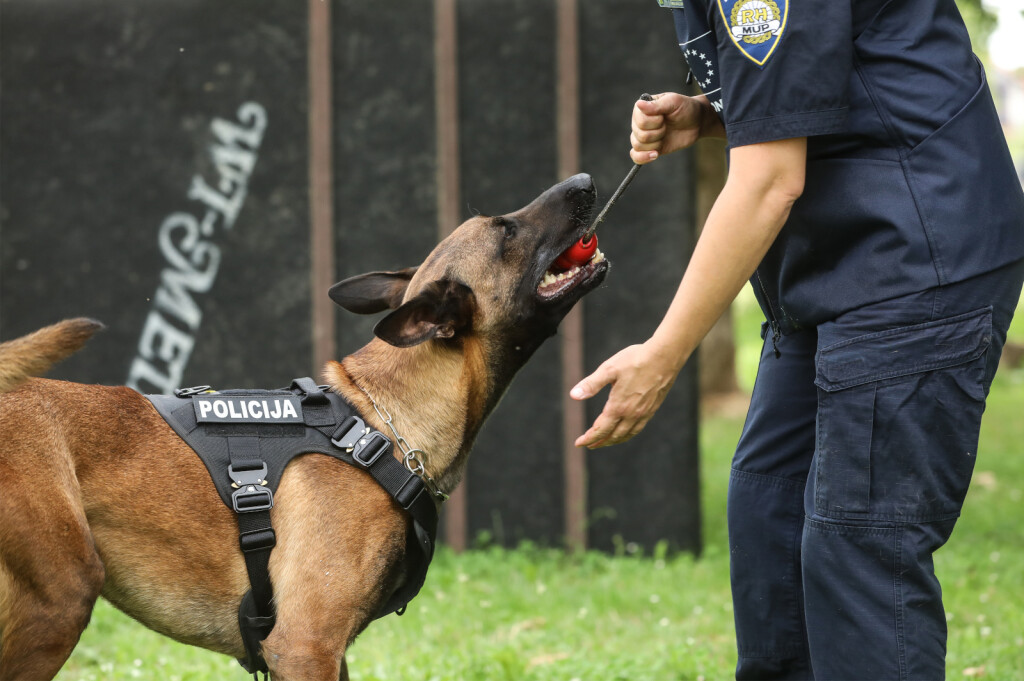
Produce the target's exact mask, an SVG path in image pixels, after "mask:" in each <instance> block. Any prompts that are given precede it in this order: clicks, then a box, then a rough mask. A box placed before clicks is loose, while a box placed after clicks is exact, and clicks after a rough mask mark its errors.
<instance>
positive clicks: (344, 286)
mask: <svg viewBox="0 0 1024 681" xmlns="http://www.w3.org/2000/svg"><path fill="white" fill-rule="evenodd" d="M417 269H419V268H417V267H407V268H405V269H404V270H398V271H397V272H368V273H367V274H360V275H358V276H355V277H349V278H348V279H345V280H344V281H339V282H338V283H337V284H335V285H334V286H332V287H331V290H330V291H328V292H327V295H329V296H330V297H331V300H333V301H334V302H336V303H337V304H338V305H341V306H342V307H343V308H345V309H346V310H348V311H349V312H355V313H357V314H373V313H374V312H380V311H381V310H393V309H395V308H396V307H398V306H399V305H401V304H402V298H403V297H404V296H405V289H406V288H407V287H408V286H409V280H410V279H412V275H414V274H416V270H417Z"/></svg>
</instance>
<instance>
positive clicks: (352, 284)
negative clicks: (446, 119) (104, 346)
mask: <svg viewBox="0 0 1024 681" xmlns="http://www.w3.org/2000/svg"><path fill="white" fill-rule="evenodd" d="M593 202H594V188H593V184H592V182H591V180H590V178H589V176H586V175H577V176H576V177H573V178H570V179H569V180H566V181H565V182H563V183H561V184H559V185H556V186H555V187H552V188H551V189H549V190H548V191H547V192H545V193H544V194H542V195H541V196H540V197H538V198H537V199H536V200H535V201H533V202H532V203H531V204H530V205H528V206H526V207H525V208H523V209H521V210H519V211H517V212H515V213H511V214H509V215H505V216H501V217H487V216H477V217H474V218H473V219H471V220H469V221H467V222H466V223H464V224H463V225H462V226H461V227H459V228H458V229H457V230H456V231H455V232H454V233H452V235H451V236H450V237H449V238H447V239H445V240H444V241H443V242H442V243H441V244H440V245H438V246H437V248H436V249H434V251H433V252H432V253H431V254H430V255H429V256H428V257H427V259H426V261H425V262H424V263H423V264H422V265H421V266H420V267H419V268H410V269H407V270H402V271H400V272H375V273H370V274H365V275H362V276H358V277H354V278H352V279H348V280H346V281H344V282H342V283H341V284H338V285H337V286H335V287H334V288H333V289H332V291H331V295H332V297H333V298H334V299H335V300H336V301H337V302H338V303H339V304H340V305H342V306H343V307H345V308H346V309H348V310H350V311H353V312H358V313H369V312H377V311H381V310H384V309H389V308H390V309H393V310H394V311H393V312H391V313H390V314H389V315H388V316H386V317H385V318H384V319H383V320H381V322H380V323H379V324H378V325H377V327H376V329H375V330H374V332H375V334H376V335H377V336H378V338H375V339H373V340H372V341H371V342H370V343H369V344H368V345H366V346H365V347H363V348H362V349H361V350H359V351H358V352H356V353H355V354H353V355H350V356H348V357H346V358H345V359H344V360H343V361H341V362H340V363H339V362H331V363H329V364H328V365H327V367H326V369H325V371H324V376H325V380H326V382H327V383H329V384H330V385H331V387H332V388H333V390H335V391H337V392H338V393H340V394H341V395H342V396H343V397H344V398H345V399H346V400H347V401H348V402H349V403H350V404H352V405H354V406H355V407H356V408H357V409H359V411H360V412H361V413H362V415H363V417H364V418H365V419H366V421H367V423H368V424H369V425H372V426H373V427H374V428H376V429H378V430H381V431H382V432H385V433H387V434H390V431H388V430H387V429H386V427H385V424H384V423H382V422H381V421H380V419H378V418H377V417H376V414H375V413H374V409H373V407H372V404H371V402H370V401H369V400H368V398H367V396H366V394H365V393H364V392H363V390H364V389H365V390H366V391H368V392H369V393H370V394H371V395H373V397H374V399H375V400H377V402H378V403H380V404H381V406H383V407H384V408H386V409H387V410H388V411H390V413H391V414H392V415H393V417H394V421H395V425H396V427H397V429H398V431H399V432H400V433H401V434H402V435H403V436H404V437H405V438H406V439H407V440H408V441H409V442H410V443H411V444H412V445H413V446H417V447H419V448H421V449H422V450H423V451H424V452H425V456H424V457H423V459H424V461H423V462H424V464H425V468H426V471H427V473H429V474H430V475H431V476H432V477H433V478H434V480H435V481H437V483H438V485H439V486H440V488H441V489H442V490H443V491H450V490H452V489H453V488H454V487H455V486H456V485H457V484H458V482H459V480H460V479H461V477H462V475H463V472H464V471H465V468H466V462H467V457H468V455H469V450H470V447H471V445H472V443H473V439H474V437H475V436H476V434H477V432H478V430H479V429H480V426H481V424H482V423H483V421H484V419H485V418H486V417H487V415H488V414H489V413H490V411H491V410H492V409H493V408H494V406H495V405H496V404H497V402H498V400H499V399H500V397H501V395H502V393H503V392H504V391H505V389H506V387H507V386H508V384H509V381H510V380H511V379H512V376H513V375H514V374H515V372H516V371H517V370H518V369H519V368H520V367H521V366H522V365H523V363H524V362H525V361H526V360H527V359H528V358H529V357H530V355H531V354H532V353H533V352H534V351H535V350H536V349H537V347H539V345H540V344H541V342H543V340H544V339H545V338H547V337H548V336H550V335H552V334H553V333H554V332H555V330H556V328H557V325H558V323H559V322H560V321H561V319H562V318H563V316H564V315H565V313H566V312H567V311H568V310H569V309H570V308H571V307H572V305H573V304H574V303H575V302H576V301H577V300H579V299H580V298H581V297H582V296H583V294H584V293H586V292H588V291H590V290H592V289H593V288H595V287H596V286H597V285H598V284H599V283H600V282H601V281H602V280H603V278H604V276H605V274H606V272H607V269H608V264H607V261H605V260H604V259H603V256H601V255H600V253H598V254H597V255H595V257H594V258H593V259H592V260H591V262H590V263H588V264H586V265H583V266H582V267H580V268H578V269H577V270H574V271H573V272H572V273H570V274H569V275H567V276H564V277H562V278H561V279H556V278H554V277H552V276H550V273H548V272H546V270H547V269H548V268H549V266H550V265H551V263H552V261H553V260H554V259H555V258H556V257H557V256H558V254H559V253H561V252H562V251H564V250H565V249H566V248H567V247H568V246H569V245H571V244H572V243H573V242H574V241H576V240H577V239H578V238H579V236H580V234H581V233H582V232H583V230H584V229H585V227H586V226H587V219H588V217H589V214H590V209H591V208H592V205H593ZM98 327H99V325H98V324H97V323H96V322H92V321H89V320H70V321H66V322H62V323H60V324H56V325H54V326H51V327H47V328H46V329H42V330H40V331H37V332H36V333H34V334H31V335H29V336H25V337H23V338H20V339H17V340H14V341H10V342H8V343H5V344H3V345H0V390H2V391H3V393H4V394H2V395H0V419H2V420H0V679H2V681H25V680H29V679H32V680H35V679H51V678H52V677H53V676H54V675H55V674H56V673H57V671H58V670H59V669H60V668H61V666H62V665H63V664H64V661H65V660H66V659H67V657H68V655H69V654H70V653H71V650H72V649H73V648H74V646H75V644H76V643H77V642H78V638H79V636H80V634H81V632H82V630H83V629H84V628H85V626H86V624H87V623H88V621H89V615H90V612H91V610H92V607H93V604H94V603H95V601H96V598H97V597H98V596H99V595H101V594H102V595H103V596H104V597H105V598H106V599H107V600H109V601H110V602H111V603H113V604H114V605H116V606H117V607H118V608H120V609H121V610H123V611H124V612H126V613H128V614H129V615H131V616H132V617H134V618H135V619H137V620H139V621H140V622H142V623H143V624H145V625H146V626H148V627H151V628H152V629H155V630H156V631H159V632H161V633H163V634H166V635H167V636H170V637H172V638H174V639H176V640H178V641H182V642H184V643H189V644H192V645H196V646H201V647H204V648H208V649H210V650H215V651H218V652H221V653H224V654H226V655H232V656H234V657H242V656H243V655H244V651H243V648H242V642H241V638H240V635H239V630H238V620H237V612H238V604H239V601H240V599H241V597H242V595H243V594H244V593H245V592H246V591H247V590H248V588H249V582H248V577H247V574H246V570H245V565H244V563H243V560H242V553H241V551H240V550H239V549H238V529H237V525H236V520H235V516H234V514H233V513H232V512H231V511H230V510H229V509H228V508H227V507H226V506H225V505H224V504H223V503H222V502H221V500H220V498H219V497H218V495H217V493H216V491H215V489H214V486H213V484H212V482H211V481H210V478H209V474H208V473H207V471H206V469H205V468H204V466H203V464H202V462H201V461H200V459H199V458H198V457H197V456H196V454H195V453H194V452H192V451H191V449H189V447H188V446H187V445H186V444H184V443H183V442H182V441H181V440H180V439H179V438H178V436H177V435H175V433H174V431H172V430H171V428H170V427H169V426H168V425H167V423H166V422H165V421H164V420H163V419H162V418H161V417H160V416H159V415H158V414H157V412H156V411H155V409H154V408H153V406H152V404H151V403H150V402H149V401H148V400H146V399H145V398H143V397H142V396H141V395H139V394H138V393H136V392H134V391H133V390H131V389H129V388H124V387H105V386H94V385H81V384H75V383H66V382H61V381H51V380H44V379H35V378H29V377H30V376H31V375H33V374H37V373H39V372H42V371H44V370H45V369H46V368H47V367H48V366H49V364H51V363H52V362H54V361H57V360H59V359H61V358H62V357H64V356H66V355H69V354H71V353H72V352H74V351H75V350H76V349H77V348H78V347H80V346H81V345H82V344H83V343H84V342H85V340H86V339H88V337H89V336H90V335H92V333H93V332H94V331H95V330H96V329H97V328H98ZM393 451H395V452H398V449H397V447H396V448H395V449H394V450H393ZM353 499H358V503H353V502H352V500H353ZM275 502H276V503H275V505H274V508H273V511H272V514H273V524H274V528H275V530H276V532H277V547H276V548H275V549H274V551H273V553H272V556H271V560H270V574H271V579H272V581H273V588H274V594H275V603H276V609H277V624H276V626H275V627H274V629H273V631H272V632H271V634H270V636H269V638H267V639H266V640H265V641H264V643H263V656H264V658H265V659H266V661H267V664H268V666H269V667H270V670H271V675H272V676H273V678H274V679H275V680H282V681H283V680H288V679H295V680H302V681H312V680H317V679H323V680H324V681H335V680H336V679H339V678H341V679H347V678H348V672H347V670H346V665H345V650H346V648H347V647H348V646H349V645H350V644H351V643H352V641H353V639H354V638H355V637H356V635H357V634H358V633H359V632H360V631H362V630H363V629H364V628H365V627H366V625H367V624H368V623H369V622H370V621H371V619H372V618H373V616H374V614H375V613H376V612H377V610H378V608H380V606H381V605H382V604H383V603H384V602H385V601H386V600H387V599H388V597H389V596H390V594H391V593H392V592H393V591H394V590H395V589H396V588H397V586H398V585H399V584H400V583H401V580H402V579H403V577H404V571H405V565H404V558H405V556H404V552H405V547H406V532H407V531H409V528H410V523H409V519H408V517H407V515H406V514H405V512H404V511H402V510H401V508H400V507H399V506H397V504H395V502H394V501H393V500H392V498H391V497H390V496H389V495H388V494H387V493H386V492H385V491H384V490H383V489H382V488H381V487H380V486H378V485H377V484H376V483H375V482H374V481H373V480H372V479H371V478H370V477H369V476H368V475H367V474H366V473H365V472H364V471H362V470H358V469H356V468H355V467H353V466H349V465H347V464H345V463H342V462H341V461H338V460H336V459H333V458H330V457H327V456H322V455H308V456H302V457H300V458H297V459H295V460H294V461H293V462H292V464H291V465H289V466H288V468H287V469H286V471H285V474H284V476H283V477H282V479H281V483H280V486H279V488H278V492H277V495H276V499H275Z"/></svg>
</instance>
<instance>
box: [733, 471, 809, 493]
mask: <svg viewBox="0 0 1024 681" xmlns="http://www.w3.org/2000/svg"><path fill="white" fill-rule="evenodd" d="M731 472H732V477H733V479H737V480H741V481H743V482H755V483H759V484H762V485H767V486H770V487H777V488H779V489H803V487H804V485H806V484H807V481H806V480H795V479H793V478H783V477H780V476H778V475H768V474H767V473H752V472H750V471H743V470H740V469H739V468H733V469H732V471H731Z"/></svg>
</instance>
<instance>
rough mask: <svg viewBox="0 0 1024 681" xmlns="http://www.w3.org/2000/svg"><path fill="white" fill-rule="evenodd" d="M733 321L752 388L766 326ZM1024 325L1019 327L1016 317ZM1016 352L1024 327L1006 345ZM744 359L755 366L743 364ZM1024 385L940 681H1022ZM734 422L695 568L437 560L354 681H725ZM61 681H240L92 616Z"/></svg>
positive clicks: (742, 310) (633, 560) (1000, 429)
mask: <svg viewBox="0 0 1024 681" xmlns="http://www.w3.org/2000/svg"><path fill="white" fill-rule="evenodd" d="M744 305H745V303H744V302H742V301H741V302H740V303H739V304H738V307H737V310H736V312H737V329H738V331H737V335H738V336H739V339H740V341H741V343H740V355H739V360H740V366H741V369H742V372H743V373H744V374H745V378H744V379H743V381H744V382H745V384H746V385H747V386H748V387H749V384H750V381H751V380H752V379H751V375H752V374H751V371H752V366H756V352H757V350H756V346H757V345H758V344H759V339H758V336H757V325H758V323H759V313H757V311H756V309H751V308H750V306H749V304H746V307H744ZM1021 319H1024V314H1022V315H1021ZM1013 334H1014V336H1015V337H1016V340H1017V341H1018V342H1021V341H1024V325H1020V324H1018V325H1016V326H1015V327H1014V331H1013ZM751 344H753V346H754V350H753V353H754V355H753V356H754V361H753V364H751V362H750V357H749V356H750V352H751V349H750V348H751ZM1022 405H1024V369H1018V370H1015V371H1004V372H1002V373H1001V374H1000V375H999V376H998V377H997V379H996V382H995V384H994V385H993V388H992V394H991V396H990V399H989V407H988V412H987V414H986V420H985V423H984V425H983V428H982V444H981V446H980V454H979V460H978V469H977V471H976V473H975V481H974V484H973V485H972V488H971V491H970V493H969V495H968V498H967V503H966V505H965V509H964V514H963V518H962V519H961V520H960V522H959V524H958V526H957V529H956V531H955V532H954V534H953V539H952V540H951V542H950V544H949V545H948V546H946V547H945V548H943V549H942V550H941V551H939V552H938V553H937V554H936V558H935V563H936V569H937V571H938V573H939V576H940V579H942V581H943V584H944V591H945V600H946V607H947V611H948V619H949V655H948V662H947V665H948V676H949V678H951V679H958V678H974V677H983V678H985V679H986V680H993V681H995V680H1007V681H1009V680H1011V679H1024V530H1022V529H1021V520H1020V519H1021V518H1024V410H1022ZM741 425H742V419H741V418H738V417H733V418H725V417H715V418H708V419H705V422H704V424H703V428H702V432H701V451H702V457H703V459H702V471H701V475H702V482H703V492H704V500H703V503H704V512H705V513H704V517H705V537H706V541H707V545H706V550H705V553H704V555H703V556H702V557H701V558H700V560H694V559H693V558H692V557H691V556H689V555H674V556H666V555H664V554H663V552H662V551H661V550H659V549H657V548H655V549H654V550H652V551H649V552H648V553H647V554H646V555H624V556H618V557H610V556H605V555H602V554H598V553H585V554H582V555H566V554H564V553H562V552H559V551H553V550H548V549H540V548H537V547H534V546H529V545H525V546H521V547H520V548H518V549H516V550H505V549H501V548H488V549H484V550H478V551H471V552H468V553H465V554H461V555H456V554H453V553H452V552H450V551H448V550H446V549H444V548H442V549H441V550H440V551H439V553H438V556H437V558H436V559H435V561H434V564H433V566H432V567H431V570H430V574H429V576H428V579H427V583H426V585H425V586H424V589H423V592H422V593H421V595H420V596H419V597H418V598H417V599H416V600H415V601H413V603H412V604H411V606H410V608H409V611H408V613H407V614H406V615H405V616H404V617H386V618H384V619H383V620H381V621H379V622H377V623H375V624H373V625H371V626H370V628H369V629H368V630H367V631H366V633H364V634H363V635H362V636H361V637H360V638H359V640H357V641H356V643H355V645H354V646H353V648H352V649H351V651H350V654H349V661H350V671H351V674H352V678H353V679H354V680H357V681H378V680H381V681H382V680H385V679H387V680H392V679H401V680H405V681H428V680H437V681H485V680H486V681H505V680H507V681H512V680H515V681H547V680H556V679H557V680H558V681H571V680H572V679H579V680H580V681H587V680H597V679H600V680H602V681H616V680H623V681H625V680H628V681H672V680H683V679H694V680H695V679H702V678H703V679H707V680H708V681H710V680H712V679H727V678H731V677H732V673H733V672H732V670H733V667H734V665H735V651H734V647H733V646H734V642H733V636H734V632H733V623H732V611H731V605H730V601H729V580H728V551H727V543H726V530H725V491H726V484H727V479H728V470H729V460H730V457H731V454H732V449H733V446H734V445H735V442H736V439H737V437H738V434H739V429H740V427H741ZM57 678H58V679H59V680H60V681H85V680H87V679H96V680H104V681H106V680H121V679H136V678H142V679H151V678H160V679H165V680H168V681H174V680H176V679H177V680H181V681H214V680H216V681H221V680H222V679H239V680H241V679H244V678H246V677H245V674H244V673H243V672H242V670H241V668H239V667H238V666H237V665H236V663H235V662H234V661H233V660H228V659H226V658H224V657H222V656H218V655H214V654H212V653H208V652H205V651H201V650H197V649H195V648H189V647H187V646H182V645H179V644H176V643H174V642H172V641H170V640H168V639H166V638H162V637H160V636H158V635H157V634H155V633H152V632H150V631H148V630H146V629H144V628H143V627H142V626H141V625H139V624H136V623H134V622H132V621H131V620H129V619H128V618H127V617H125V616H124V615H122V614H120V613H119V612H117V611H115V610H114V609H113V608H112V607H111V606H109V605H108V604H106V603H105V602H101V603H100V604H99V605H98V606H97V608H96V612H95V615H94V617H93V622H92V624H91V625H90V626H89V628H88V629H87V630H86V632H85V634H84V636H83V638H82V642H81V644H80V645H79V647H78V648H77V650H76V651H75V653H74V655H73V656H72V658H71V660H70V661H69V662H68V664H67V665H66V667H65V669H64V671H62V672H61V674H60V675H59V676H58V677H57Z"/></svg>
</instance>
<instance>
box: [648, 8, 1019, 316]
mask: <svg viewBox="0 0 1024 681" xmlns="http://www.w3.org/2000/svg"><path fill="white" fill-rule="evenodd" d="M662 4H665V5H671V6H674V7H676V9H673V10H672V11H673V15H674V18H675V23H676V32H677V34H678V37H679V44H680V48H681V49H682V51H683V54H684V56H685V57H686V60H687V63H688V64H689V66H690V70H691V71H692V72H693V75H694V77H695V78H696V81H697V83H698V84H699V85H700V87H701V89H702V90H703V92H704V93H705V95H707V97H708V99H709V100H710V101H711V103H712V106H713V107H714V108H715V110H716V111H717V112H718V115H719V116H720V117H721V118H722V121H723V122H724V124H725V130H726V137H727V141H728V145H729V147H737V146H743V145H748V144H756V143H759V142H769V141H773V140H780V139H789V138H793V137H807V155H808V160H807V175H806V182H805V187H804V193H803V195H802V196H801V197H800V199H798V200H797V201H796V203H795V205H794V206H793V210H792V212H791V214H790V217H789V219H788V220H787V222H786V225H785V226H784V227H783V229H782V231H781V233H780V234H779V237H778V238H777V240H776V242H775V244H774V245H773V246H772V248H771V249H770V250H769V252H768V254H767V255H766V256H765V258H764V260H763V261H762V263H761V265H760V267H759V268H758V271H757V274H756V275H755V276H754V278H753V280H752V283H753V286H754V291H755V293H756V294H757V296H758V299H759V301H760V303H761V306H762V308H763V309H764V311H765V314H766V315H767V316H768V317H769V320H771V321H773V322H774V323H775V324H776V325H777V328H778V327H781V330H782V332H783V333H788V332H790V331H793V330H795V329H799V328H804V327H809V326H813V325H816V324H819V323H821V322H823V321H826V320H829V319H834V318H835V317H836V316H838V315H839V314H841V313H842V312H846V311H848V310H851V309H854V308H857V307H860V306H862V305H865V304H868V303H873V302H878V301H881V300H886V299H889V298H893V297H896V296H900V295H906V294H908V293H913V292H916V291H922V290H925V289H928V288H932V287H935V286H940V285H945V284H949V283H953V282H958V281H963V280H964V279H967V278H970V277H972V276H975V275H978V274H983V273H985V272H989V271H992V270H994V269H996V268H998V267H1000V266H1002V265H1006V264H1009V263H1011V262H1014V261H1016V260H1019V259H1021V258H1024V192H1022V190H1021V186H1020V182H1019V181H1018V179H1017V175H1016V172H1015V171H1014V168H1013V163H1012V161H1011V159H1010V153H1009V150H1008V149H1007V146H1006V140H1005V138H1004V137H1003V134H1002V130H1001V128H1000V125H999V118H998V116H997V114H996V111H995V107H994V105H993V103H992V97H991V94H990V93H989V90H988V85H987V83H986V80H985V73H984V70H983V69H982V67H981V64H980V62H979V61H978V60H977V58H976V57H975V56H974V54H973V53H972V52H971V45H970V39H969V38H968V35H967V29H966V28H965V27H964V23H963V20H962V19H961V17H960V13H959V11H958V10H957V8H956V4H955V2H954V0H900V1H899V2H891V1H890V0H800V1H789V0H681V1H680V0H663V1H662Z"/></svg>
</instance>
